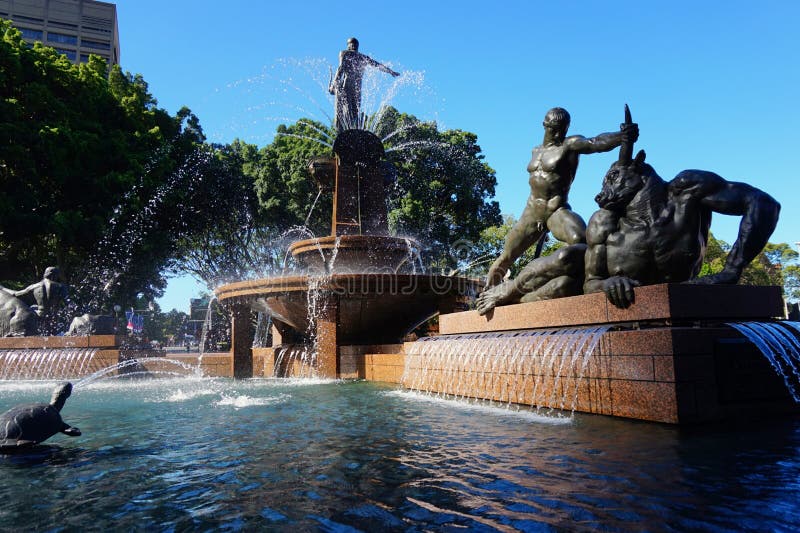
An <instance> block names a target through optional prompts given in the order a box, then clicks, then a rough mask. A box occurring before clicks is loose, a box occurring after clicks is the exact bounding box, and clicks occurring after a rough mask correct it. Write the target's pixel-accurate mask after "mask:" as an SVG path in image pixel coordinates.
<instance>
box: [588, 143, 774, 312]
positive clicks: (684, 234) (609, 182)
mask: <svg viewBox="0 0 800 533" xmlns="http://www.w3.org/2000/svg"><path fill="white" fill-rule="evenodd" d="M620 151H621V152H622V150H620ZM644 159H645V153H644V151H640V152H639V153H638V154H637V155H636V158H635V159H634V160H633V161H630V159H628V160H627V161H625V160H624V158H623V157H622V156H621V157H620V161H618V162H616V163H614V164H613V165H612V166H611V169H610V170H609V171H608V173H607V174H606V177H605V178H604V180H603V189H602V191H601V192H600V194H598V195H597V197H596V201H597V203H598V205H599V206H600V210H599V211H597V212H596V213H595V214H594V215H592V218H591V219H589V227H588V229H587V232H586V237H587V244H588V248H587V250H586V261H585V269H586V272H585V275H586V279H585V282H584V286H583V290H584V293H586V294H589V293H592V292H600V291H603V292H605V293H606V295H607V297H608V299H609V301H611V303H613V304H614V305H615V306H617V307H620V308H627V307H629V306H630V305H631V304H632V303H633V302H634V291H633V288H634V287H636V286H639V285H650V284H654V283H666V282H684V281H689V283H698V284H735V283H737V282H738V281H739V278H740V277H741V275H742V270H744V268H745V267H746V266H747V265H748V264H749V263H750V262H751V261H752V260H753V259H754V258H755V257H756V256H757V255H758V254H759V253H760V252H761V250H762V249H763V248H764V245H765V244H766V243H767V240H768V239H769V237H770V235H772V232H773V230H774V229H775V225H776V224H777V222H778V215H779V213H780V204H779V203H778V202H777V201H775V199H773V198H772V197H771V196H770V195H768V194H767V193H765V192H763V191H761V190H759V189H756V188H755V187H752V186H750V185H747V184H746V183H737V182H732V181H727V180H725V179H723V178H722V177H720V176H718V175H717V174H714V173H713V172H707V171H704V170H684V171H682V172H680V173H679V174H678V175H677V176H676V177H675V178H674V179H673V180H672V181H670V182H668V183H667V182H665V181H664V180H662V179H661V178H660V177H659V176H658V175H657V174H656V172H655V170H654V169H653V167H651V166H650V165H648V164H646V163H645V162H644ZM713 212H717V213H723V214H726V215H738V216H741V217H742V221H741V223H740V225H739V234H738V236H737V238H736V242H735V243H734V244H733V247H732V248H731V251H730V253H729V254H728V258H727V260H726V262H725V267H724V268H723V270H722V272H720V273H718V274H714V275H710V276H704V277H701V278H697V277H696V276H697V274H698V273H699V272H700V267H701V266H702V262H703V256H704V254H705V248H706V244H707V242H708V231H709V227H710V225H711V215H712V213H713Z"/></svg>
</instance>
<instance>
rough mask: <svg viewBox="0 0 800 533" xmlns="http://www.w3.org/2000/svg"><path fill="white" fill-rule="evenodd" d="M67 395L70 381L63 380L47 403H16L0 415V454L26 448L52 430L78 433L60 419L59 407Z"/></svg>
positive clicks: (52, 432)
mask: <svg viewBox="0 0 800 533" xmlns="http://www.w3.org/2000/svg"><path fill="white" fill-rule="evenodd" d="M70 394H72V383H63V384H61V385H59V386H58V387H56V389H55V390H54V391H53V397H52V398H51V399H50V403H49V404H47V403H31V404H24V405H18V406H16V407H12V408H11V409H9V410H8V411H6V412H5V413H3V414H2V415H0V453H8V452H13V451H17V450H22V449H26V448H30V447H31V446H35V445H36V444H39V443H40V442H44V441H45V440H47V439H49V438H50V437H52V436H53V435H55V434H56V433H64V434H65V435H69V436H70V437H77V436H78V435H80V434H81V431H80V430H79V429H78V428H75V427H72V426H70V425H69V424H66V423H65V422H64V421H63V420H62V419H61V409H62V408H63V407H64V402H66V401H67V398H69V395H70Z"/></svg>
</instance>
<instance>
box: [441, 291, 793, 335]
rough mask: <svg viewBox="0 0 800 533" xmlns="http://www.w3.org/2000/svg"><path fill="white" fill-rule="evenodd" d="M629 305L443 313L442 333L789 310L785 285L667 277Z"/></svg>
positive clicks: (597, 298)
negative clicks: (785, 303)
mask: <svg viewBox="0 0 800 533" xmlns="http://www.w3.org/2000/svg"><path fill="white" fill-rule="evenodd" d="M635 295H636V303H634V304H633V305H632V306H631V307H629V308H628V309H618V308H616V307H614V306H613V305H611V304H610V303H609V302H608V301H607V299H606V297H605V295H604V294H602V293H595V294H585V295H581V296H572V297H569V298H559V299H556V300H546V301H542V302H531V303H523V304H515V305H507V306H503V307H498V308H496V309H494V310H493V312H492V313H490V315H488V316H480V315H479V314H478V312H477V311H463V312H460V313H450V314H444V315H441V316H440V317H439V332H440V334H442V335H455V334H464V333H483V332H496V331H515V330H524V329H542V328H557V327H568V326H590V325H596V324H607V323H624V322H640V321H666V320H681V321H691V320H718V321H725V320H767V319H772V318H776V317H783V316H784V307H783V299H782V297H781V289H780V287H756V286H747V285H688V284H681V283H665V284H661V285H650V286H646V287H637V288H636V289H635Z"/></svg>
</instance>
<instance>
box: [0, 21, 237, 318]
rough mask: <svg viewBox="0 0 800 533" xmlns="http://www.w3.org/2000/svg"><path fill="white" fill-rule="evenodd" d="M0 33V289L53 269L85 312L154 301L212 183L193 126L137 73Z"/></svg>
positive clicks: (209, 153) (210, 157) (205, 219)
mask: <svg viewBox="0 0 800 533" xmlns="http://www.w3.org/2000/svg"><path fill="white" fill-rule="evenodd" d="M0 36H2V38H0V65H2V68H0V184H2V188H3V191H4V195H3V197H2V198H0V232H1V233H0V282H2V283H4V284H8V285H10V286H12V287H13V286H20V285H24V284H27V283H30V282H32V281H35V280H38V279H41V276H42V273H43V271H44V269H45V268H46V267H47V266H49V265H57V266H59V268H60V270H61V272H62V274H63V275H64V276H65V278H66V281H67V282H68V283H69V284H70V285H71V286H72V288H73V291H72V299H73V303H74V305H75V306H76V307H77V308H81V309H85V310H91V311H93V312H98V311H100V310H101V309H102V308H103V307H106V308H107V306H108V304H109V303H119V304H121V305H123V306H124V305H126V303H128V302H132V301H133V299H134V298H135V295H137V294H139V293H141V294H143V295H144V297H146V298H148V299H152V298H153V297H155V296H158V295H160V294H161V293H162V292H163V289H164V286H165V280H164V278H163V276H162V272H163V271H164V269H165V267H167V266H169V265H170V262H171V260H172V259H173V257H174V256H175V254H176V250H177V248H176V247H177V241H178V240H179V239H180V238H182V237H183V236H185V235H188V234H191V233H192V232H195V231H200V230H201V229H203V226H204V225H208V224H210V223H212V216H211V215H212V213H211V211H213V206H211V205H208V204H209V202H208V201H207V200H208V199H209V197H208V193H209V191H210V190H213V189H214V188H215V187H216V186H217V185H214V183H213V180H214V179H216V178H222V177H224V173H223V172H217V170H218V165H217V164H216V160H217V158H216V154H215V153H214V150H213V149H211V147H208V146H207V145H205V144H204V142H203V141H204V136H203V132H202V129H201V128H200V124H199V121H198V119H197V117H195V116H194V115H193V114H192V113H191V111H189V110H188V109H186V108H184V109H181V110H180V111H179V112H178V113H176V114H175V115H174V116H173V115H170V114H169V113H168V112H167V111H165V110H163V109H160V108H158V105H157V101H156V100H155V98H154V97H153V96H152V95H151V94H150V93H149V90H148V86H147V83H146V82H145V81H144V79H143V78H142V77H141V76H139V75H131V74H129V73H123V72H122V71H121V70H120V69H119V67H117V66H114V67H112V68H111V69H110V71H109V69H108V67H107V65H106V63H105V62H104V61H103V60H102V59H100V58H98V57H91V58H90V60H89V62H88V63H85V64H81V65H74V64H72V63H71V62H70V61H68V60H67V59H66V57H64V56H62V55H60V54H58V53H57V52H56V51H55V50H53V49H52V48H47V47H44V46H43V45H42V44H41V43H36V44H35V45H34V46H33V47H30V48H29V47H28V46H27V45H26V44H25V43H24V42H23V41H22V38H21V36H20V33H19V31H18V30H16V29H14V28H13V27H11V26H10V25H9V23H8V22H6V21H0ZM204 202H205V203H204Z"/></svg>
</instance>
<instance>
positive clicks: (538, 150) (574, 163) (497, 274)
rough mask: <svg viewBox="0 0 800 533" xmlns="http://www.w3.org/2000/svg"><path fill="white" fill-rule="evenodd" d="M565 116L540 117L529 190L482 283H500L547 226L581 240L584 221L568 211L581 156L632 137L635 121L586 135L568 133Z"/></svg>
mask: <svg viewBox="0 0 800 533" xmlns="http://www.w3.org/2000/svg"><path fill="white" fill-rule="evenodd" d="M569 122H570V116H569V113H567V111H566V110H565V109H562V108H560V107H554V108H553V109H551V110H549V111H548V112H547V114H546V115H545V117H544V122H543V123H542V125H543V126H544V140H543V141H542V144H541V145H540V146H537V147H535V148H534V149H533V154H532V157H531V161H530V163H528V173H529V175H530V177H529V180H528V183H529V184H530V188H531V194H530V196H529V197H528V202H527V204H526V205H525V209H524V210H523V212H522V215H521V216H520V218H519V220H518V221H517V222H516V223H515V224H514V226H513V227H512V228H511V231H509V232H508V235H507V236H506V240H505V244H504V246H503V251H502V253H501V254H500V257H498V258H497V259H496V260H495V262H494V263H493V264H492V266H491V268H490V269H489V274H488V275H487V280H486V286H487V288H491V287H493V286H495V285H497V284H499V283H500V282H501V281H503V277H504V276H505V274H506V272H507V271H508V269H509V267H510V266H511V265H512V264H513V263H514V261H516V260H517V258H519V257H520V256H521V255H522V254H523V253H525V250H527V249H528V248H530V247H531V246H533V245H534V244H536V242H537V241H539V239H541V238H542V237H543V236H544V235H545V233H546V232H547V231H548V230H549V231H550V232H551V233H552V234H553V236H554V237H555V238H556V239H558V240H560V241H563V242H566V243H567V244H578V243H584V242H586V223H585V222H584V221H583V219H582V218H581V217H580V216H579V215H578V214H576V213H575V212H573V211H572V209H570V206H569V203H568V201H567V196H568V195H569V189H570V187H571V186H572V182H573V180H574V179H575V172H576V171H577V169H578V157H579V156H580V154H593V153H597V152H608V151H609V150H612V149H614V148H616V147H617V146H619V145H620V144H621V143H622V141H623V140H625V139H630V142H631V143H632V142H634V141H636V139H637V138H638V136H639V130H638V126H637V125H636V124H624V125H622V126H621V127H620V131H619V132H615V133H601V134H600V135H598V136H596V137H590V138H586V137H583V136H581V135H571V136H569V137H567V129H568V128H569Z"/></svg>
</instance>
